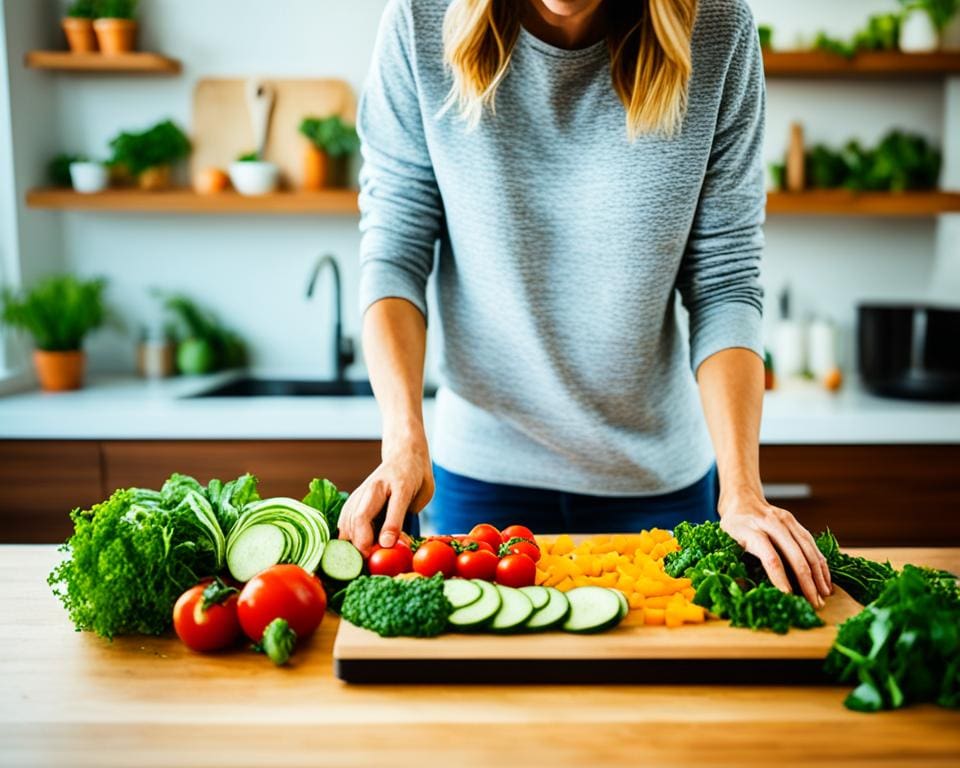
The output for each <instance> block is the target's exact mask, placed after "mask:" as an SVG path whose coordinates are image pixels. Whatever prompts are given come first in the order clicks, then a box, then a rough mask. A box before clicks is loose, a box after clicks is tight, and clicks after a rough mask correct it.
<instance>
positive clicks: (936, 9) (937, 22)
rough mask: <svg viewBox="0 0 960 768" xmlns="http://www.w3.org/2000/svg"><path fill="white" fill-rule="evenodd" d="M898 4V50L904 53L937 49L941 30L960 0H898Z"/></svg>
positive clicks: (926, 51) (928, 51) (952, 14)
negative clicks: (899, 18)
mask: <svg viewBox="0 0 960 768" xmlns="http://www.w3.org/2000/svg"><path fill="white" fill-rule="evenodd" d="M900 4H901V5H902V6H903V22H902V24H901V27H900V50H901V51H904V52H906V53H930V52H932V51H935V50H937V49H938V48H939V47H940V36H941V34H942V33H943V30H944V29H945V28H946V26H947V25H948V24H949V23H950V22H951V20H952V19H953V17H954V16H956V15H957V11H958V10H960V0H900Z"/></svg>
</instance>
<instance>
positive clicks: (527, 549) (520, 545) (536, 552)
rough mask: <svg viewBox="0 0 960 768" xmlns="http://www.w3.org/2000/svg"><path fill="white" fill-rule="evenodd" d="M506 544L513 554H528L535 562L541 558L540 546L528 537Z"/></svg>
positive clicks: (509, 551)
mask: <svg viewBox="0 0 960 768" xmlns="http://www.w3.org/2000/svg"><path fill="white" fill-rule="evenodd" d="M504 546H506V548H507V552H508V553H509V554H511V555H526V556H527V557H529V558H530V559H531V560H533V562H535V563H536V562H538V561H539V560H540V547H538V546H537V545H536V544H534V543H533V542H532V541H529V540H527V539H524V540H523V541H518V542H516V543H514V544H505V545H504Z"/></svg>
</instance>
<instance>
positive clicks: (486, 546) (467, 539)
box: [457, 536, 497, 555]
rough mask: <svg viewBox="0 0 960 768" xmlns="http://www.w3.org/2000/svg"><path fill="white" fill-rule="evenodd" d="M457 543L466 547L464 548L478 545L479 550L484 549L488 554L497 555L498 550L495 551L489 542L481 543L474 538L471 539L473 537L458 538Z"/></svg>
mask: <svg viewBox="0 0 960 768" xmlns="http://www.w3.org/2000/svg"><path fill="white" fill-rule="evenodd" d="M457 541H458V542H460V544H461V545H462V546H464V547H469V546H470V545H471V544H476V545H477V549H483V550H485V551H487V552H489V553H491V554H493V555H495V554H496V553H497V550H496V549H494V548H493V547H492V546H491V545H490V544H489V543H488V542H486V541H479V540H477V539H473V538H471V537H469V536H457Z"/></svg>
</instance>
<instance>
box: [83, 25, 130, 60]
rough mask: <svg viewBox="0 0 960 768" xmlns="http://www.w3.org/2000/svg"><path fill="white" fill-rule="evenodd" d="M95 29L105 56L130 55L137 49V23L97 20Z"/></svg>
mask: <svg viewBox="0 0 960 768" xmlns="http://www.w3.org/2000/svg"><path fill="white" fill-rule="evenodd" d="M93 29H94V31H95V32H96V33H97V42H98V43H99V44H100V51H101V53H103V55H104V56H116V55H117V54H121V53H130V51H132V50H133V49H134V48H136V47H137V22H135V21H132V20H131V19H97V20H96V21H94V22H93Z"/></svg>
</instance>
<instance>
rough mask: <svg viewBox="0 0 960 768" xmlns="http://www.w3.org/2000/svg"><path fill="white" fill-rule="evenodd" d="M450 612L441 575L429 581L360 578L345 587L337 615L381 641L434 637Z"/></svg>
mask: <svg viewBox="0 0 960 768" xmlns="http://www.w3.org/2000/svg"><path fill="white" fill-rule="evenodd" d="M452 610H453V607H452V606H451V605H450V601H449V600H447V598H446V597H445V596H444V594H443V576H442V575H441V574H437V575H436V576H432V577H430V578H429V579H427V578H414V579H393V578H390V577H389V576H360V577H359V578H357V579H354V580H353V581H352V582H350V586H349V587H347V591H346V596H345V597H344V600H343V606H342V607H341V610H340V615H341V616H342V617H343V618H345V619H346V620H347V621H349V622H350V623H351V624H356V625H357V626H358V627H363V628H365V629H370V630H372V631H374V632H376V633H377V634H378V635H380V636H381V637H397V636H407V637H434V636H435V635H439V634H440V633H441V632H443V631H444V629H446V627H447V617H448V616H449V615H450V613H451V611H452Z"/></svg>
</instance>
